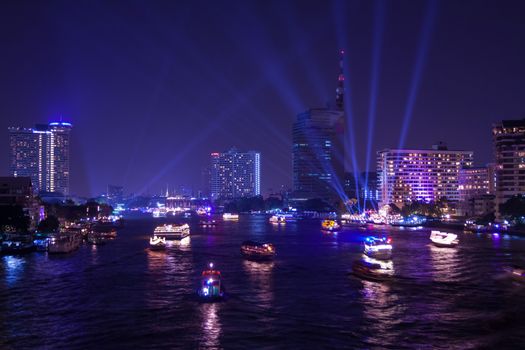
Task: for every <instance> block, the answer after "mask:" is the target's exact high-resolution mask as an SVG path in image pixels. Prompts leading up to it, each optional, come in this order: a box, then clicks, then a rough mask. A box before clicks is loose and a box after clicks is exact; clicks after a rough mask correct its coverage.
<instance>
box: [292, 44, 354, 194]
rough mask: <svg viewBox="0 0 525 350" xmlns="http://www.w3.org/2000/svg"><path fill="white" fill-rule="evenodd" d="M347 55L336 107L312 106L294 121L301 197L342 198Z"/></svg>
mask: <svg viewBox="0 0 525 350" xmlns="http://www.w3.org/2000/svg"><path fill="white" fill-rule="evenodd" d="M343 55H344V51H342V50H341V51H340V72H339V76H338V79H337V82H338V83H337V89H336V99H335V101H336V106H335V108H312V109H309V110H307V111H306V112H303V113H300V114H299V115H297V119H296V121H295V122H294V124H293V131H292V138H293V149H292V159H293V196H294V197H295V198H297V199H312V198H321V199H328V200H332V199H337V198H341V196H342V194H343V192H344V190H343V177H344V155H345V152H344V150H345V148H344V133H345V118H344V117H345V115H344V108H343V100H344V74H343Z"/></svg>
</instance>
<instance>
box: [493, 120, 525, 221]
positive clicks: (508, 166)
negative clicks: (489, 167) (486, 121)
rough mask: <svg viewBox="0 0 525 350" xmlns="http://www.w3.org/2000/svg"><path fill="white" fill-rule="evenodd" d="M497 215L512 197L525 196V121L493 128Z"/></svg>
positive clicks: (510, 121) (508, 121)
mask: <svg viewBox="0 0 525 350" xmlns="http://www.w3.org/2000/svg"><path fill="white" fill-rule="evenodd" d="M492 136H493V145H494V154H495V160H496V164H495V172H496V213H498V210H499V205H500V204H503V203H505V202H506V201H507V200H508V199H510V198H511V197H512V196H515V195H517V194H525V119H521V120H503V121H501V122H500V123H496V124H494V125H493V127H492Z"/></svg>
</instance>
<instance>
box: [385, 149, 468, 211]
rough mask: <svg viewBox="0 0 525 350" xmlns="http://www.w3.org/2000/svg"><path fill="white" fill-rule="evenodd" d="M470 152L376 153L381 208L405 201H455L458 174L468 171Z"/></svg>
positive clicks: (405, 151)
mask: <svg viewBox="0 0 525 350" xmlns="http://www.w3.org/2000/svg"><path fill="white" fill-rule="evenodd" d="M472 161H473V153H472V152H471V151H451V150H448V149H447V147H446V146H445V145H444V144H439V145H435V146H434V147H433V148H432V149H385V150H383V151H379V152H378V164H377V173H378V174H377V177H378V186H379V194H380V202H381V204H382V205H385V204H390V203H394V204H397V205H400V206H402V205H403V204H404V203H406V202H407V201H413V200H417V201H425V202H435V201H437V200H440V199H442V198H446V199H447V200H449V201H455V202H457V201H459V199H460V197H459V171H460V169H462V168H465V167H471V166H472Z"/></svg>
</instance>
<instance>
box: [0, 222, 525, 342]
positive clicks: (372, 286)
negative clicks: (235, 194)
mask: <svg viewBox="0 0 525 350" xmlns="http://www.w3.org/2000/svg"><path fill="white" fill-rule="evenodd" d="M156 224H158V221H154V220H153V219H149V220H129V221H126V223H125V227H124V228H123V229H122V230H121V231H119V235H118V238H117V239H116V240H114V241H112V242H109V243H108V244H106V245H103V246H96V247H95V246H90V245H83V246H81V248H80V249H79V250H77V251H76V252H74V253H71V254H68V255H63V256H57V255H55V256H53V255H47V254H46V253H32V254H30V255H25V256H3V257H0V348H2V349H25V348H39V349H121V348H122V349H142V348H145V349H159V348H167V349H168V348H184V349H192V348H202V349H215V348H225V349H247V348H256V349H261V348H266V349H272V348H283V349H321V348H359V349H383V348H393V349H399V348H417V349H431V348H432V349H433V348H446V349H451V348H452V349H453V348H457V349H477V348H487V349H495V348H517V349H518V348H522V349H523V348H524V346H525V288H524V287H523V286H521V285H518V284H516V283H515V282H512V281H510V280H508V279H507V278H506V277H505V276H504V274H503V272H502V267H503V266H505V265H508V264H512V263H523V262H524V261H525V239H524V238H519V237H514V236H508V235H492V234H472V233H460V236H459V239H460V245H459V247H458V248H456V249H449V248H437V247H434V246H431V245H429V240H428V237H429V231H428V229H419V230H412V229H393V228H388V227H385V226H383V227H376V228H373V227H371V228H368V229H360V228H353V229H345V230H343V231H342V232H340V233H338V234H332V235H327V234H323V233H321V232H320V230H319V227H320V225H319V222H312V221H310V222H307V221H305V222H297V223H288V224H286V225H281V226H275V225H272V224H270V223H268V221H267V218H265V217H257V216H241V218H240V220H239V222H224V223H222V222H221V223H219V225H218V226H217V227H213V228H201V227H198V226H196V225H195V226H192V234H191V237H190V238H189V239H185V240H183V241H182V242H181V243H177V244H175V245H173V246H171V247H169V249H168V250H167V251H165V252H154V251H149V249H147V247H148V237H149V236H150V235H151V232H152V231H153V228H154V227H155V225H156ZM372 234H379V235H384V234H387V235H389V236H390V237H392V239H393V247H394V248H393V259H392V260H393V267H394V270H395V278H394V279H393V281H390V282H383V283H378V282H369V281H364V280H360V279H358V278H356V277H354V276H349V275H348V272H349V271H350V270H351V264H352V261H354V260H356V259H359V258H360V256H361V251H362V246H361V244H362V241H363V239H364V238H365V237H366V236H367V235H372ZM247 239H251V240H256V241H269V242H272V243H274V244H275V246H276V249H277V254H278V255H277V256H276V258H275V260H274V261H273V262H266V263H264V262H260V263H258V262H252V261H247V260H244V259H242V258H241V256H240V252H239V249H240V244H241V243H242V241H244V240H247ZM210 261H213V262H214V263H215V266H216V268H217V269H220V270H221V271H222V275H223V282H224V284H225V286H226V289H227V292H228V296H229V297H228V299H227V300H226V301H224V302H220V303H209V304H202V303H199V301H198V300H197V299H196V297H195V290H196V288H197V286H198V284H199V276H200V272H201V271H202V270H203V269H204V268H205V267H206V264H207V263H208V262H210Z"/></svg>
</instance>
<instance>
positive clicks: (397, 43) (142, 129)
mask: <svg viewBox="0 0 525 350" xmlns="http://www.w3.org/2000/svg"><path fill="white" fill-rule="evenodd" d="M523 4H524V2H523V1H516V2H511V1H490V2H483V1H477V0H476V1H442V2H435V3H434V2H432V1H430V2H425V1H392V2H373V1H355V2H346V1H336V2H329V1H324V0H319V1H296V2H292V1H289V2H287V1H273V2H271V1H266V0H265V1H187V2H182V1H120V2H119V1H104V2H102V1H101V2H97V1H34V2H29V1H9V2H2V4H1V5H0V38H1V43H2V49H1V55H0V81H1V83H0V89H1V90H0V116H1V118H0V130H3V135H4V136H3V137H1V138H0V150H2V151H1V152H0V173H1V174H6V175H7V174H8V154H9V148H8V132H7V127H9V126H26V127H31V126H33V125H34V124H35V123H42V122H48V121H51V120H54V119H58V118H59V117H60V116H61V115H62V116H63V118H64V120H67V121H71V122H72V123H73V124H74V129H73V131H72V149H71V162H72V163H71V187H72V189H71V192H72V193H76V194H79V195H95V194H98V193H100V192H104V191H105V189H106V186H107V184H117V185H124V186H125V190H126V192H135V193H144V192H149V193H158V192H160V190H161V189H162V188H164V189H165V188H166V185H167V184H169V186H170V188H174V187H180V186H186V187H189V188H194V189H198V188H200V187H202V176H201V173H202V169H203V167H204V166H206V165H207V163H208V160H209V154H210V152H212V151H224V150H227V149H229V148H230V147H232V146H235V147H237V148H239V149H241V150H258V151H260V152H261V153H262V190H263V192H265V193H266V192H267V191H268V189H269V188H273V189H274V190H275V189H278V188H279V187H280V186H281V185H285V186H286V187H290V186H291V179H292V167H291V165H292V160H291V128H292V123H293V120H294V118H295V116H296V115H297V114H298V113H299V112H302V111H304V110H305V109H307V108H309V107H320V106H321V107H322V106H325V105H326V103H332V104H333V100H334V96H335V88H336V79H337V73H338V50H339V48H344V49H345V50H346V53H347V55H346V58H347V61H346V62H345V67H346V68H347V72H345V73H346V77H347V80H346V83H347V85H346V88H347V92H348V95H347V98H346V100H347V105H348V104H350V108H348V109H347V117H348V118H349V120H350V121H351V123H350V125H353V128H352V130H353V136H354V141H353V144H355V150H354V153H355V155H356V157H357V163H356V164H357V167H358V168H359V169H360V170H363V169H364V168H365V165H366V163H367V162H366V158H367V156H366V155H367V142H368V141H367V140H368V134H369V132H368V130H369V118H370V117H371V116H372V118H373V121H374V122H373V123H372V124H373V125H374V131H373V133H372V135H373V139H372V141H371V145H372V147H371V149H370V158H369V164H370V167H371V170H375V152H376V151H377V150H379V149H382V148H387V147H392V148H395V147H398V145H399V144H400V137H401V134H402V129H403V124H404V120H405V119H407V120H409V122H407V123H406V125H407V129H406V138H405V142H402V144H403V145H404V146H406V147H414V148H426V147H430V146H431V144H432V143H434V142H436V141H438V140H442V141H445V142H447V143H448V145H449V148H452V149H466V150H473V151H474V152H475V153H474V156H475V161H476V163H477V164H478V165H483V164H484V163H486V162H489V161H491V159H492V149H491V133H490V126H491V124H492V123H493V122H496V121H498V120H500V119H517V118H522V117H524V116H525V113H524V112H525V105H524V101H525V98H524V97H525V20H524V18H525V5H523ZM374 67H376V68H377V69H374ZM374 77H375V78H374ZM374 82H375V83H374ZM374 91H375V93H374ZM371 96H375V97H376V98H375V99H373V98H372V99H371ZM410 101H412V102H413V104H411V102H410ZM348 102H351V103H348ZM411 105H413V109H412V108H410V106H411ZM371 107H372V108H371ZM374 110H375V115H374V113H373V111H374ZM371 111H372V113H371ZM349 135H350V133H349ZM350 141H351V140H350ZM349 144H352V142H350V143H349ZM350 168H353V167H350ZM350 170H351V169H350Z"/></svg>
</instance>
